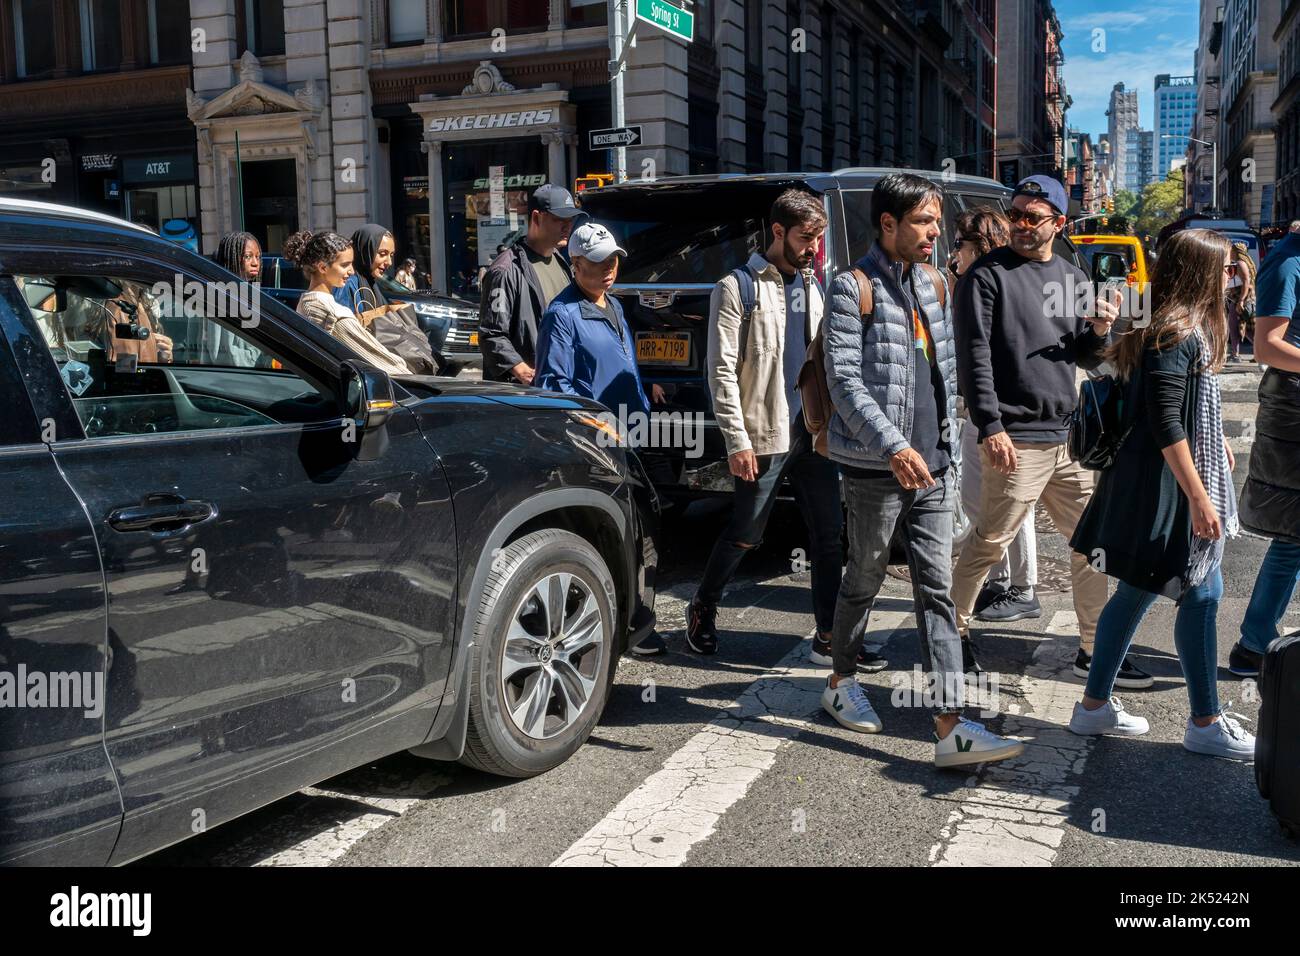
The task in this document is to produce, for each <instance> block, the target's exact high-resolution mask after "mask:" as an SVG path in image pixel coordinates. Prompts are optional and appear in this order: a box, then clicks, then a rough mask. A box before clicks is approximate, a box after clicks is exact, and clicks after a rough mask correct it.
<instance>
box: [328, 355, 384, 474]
mask: <svg viewBox="0 0 1300 956" xmlns="http://www.w3.org/2000/svg"><path fill="white" fill-rule="evenodd" d="M339 385H340V389H339V400H340V401H339V404H340V406H341V407H342V409H343V414H344V416H345V421H344V439H345V440H352V441H356V442H359V443H360V447H359V448H358V451H357V455H356V458H357V460H358V461H374V460H375V459H376V458H379V457H380V456H381V455H383V453H384V451H385V450H386V449H387V448H388V427H387V426H388V417H389V416H390V415H391V414H392V413H393V411H394V410H395V409H396V408H397V401H396V399H395V398H394V397H393V380H392V379H390V378H389V377H388V373H387V372H385V371H384V370H383V369H380V368H376V367H375V366H373V365H371V364H370V363H369V362H361V361H349V362H344V363H343V365H342V368H341V369H340V371H339Z"/></svg>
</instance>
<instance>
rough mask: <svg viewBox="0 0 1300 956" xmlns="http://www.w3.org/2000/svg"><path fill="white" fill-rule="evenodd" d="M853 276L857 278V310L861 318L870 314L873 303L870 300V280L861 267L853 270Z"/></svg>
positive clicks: (873, 306)
mask: <svg viewBox="0 0 1300 956" xmlns="http://www.w3.org/2000/svg"><path fill="white" fill-rule="evenodd" d="M853 278H855V279H857V280H858V312H859V313H860V314H861V316H862V318H864V319H865V318H866V317H867V316H869V315H871V311H872V309H874V308H875V303H873V302H872V292H871V280H870V279H869V278H868V277H867V274H866V273H865V272H863V271H862V270H861V269H856V268H855V269H854V270H853Z"/></svg>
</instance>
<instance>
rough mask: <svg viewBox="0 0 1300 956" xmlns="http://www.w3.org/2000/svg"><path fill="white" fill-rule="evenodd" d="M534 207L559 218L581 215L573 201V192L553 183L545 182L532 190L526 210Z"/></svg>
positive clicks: (571, 217)
mask: <svg viewBox="0 0 1300 956" xmlns="http://www.w3.org/2000/svg"><path fill="white" fill-rule="evenodd" d="M534 209H537V210H540V211H541V212H549V213H550V214H551V215H552V216H558V217H559V218H561V219H574V218H576V217H578V216H581V215H583V212H582V210H581V209H579V208H578V207H577V204H575V203H574V201H573V194H572V193H570V192H569V191H568V190H567V189H565V188H564V187H563V186H556V185H555V184H554V183H546V184H545V185H544V186H538V187H537V188H536V189H534V190H533V194H532V195H531V196H529V197H528V211H529V212H532V211H533V210H534Z"/></svg>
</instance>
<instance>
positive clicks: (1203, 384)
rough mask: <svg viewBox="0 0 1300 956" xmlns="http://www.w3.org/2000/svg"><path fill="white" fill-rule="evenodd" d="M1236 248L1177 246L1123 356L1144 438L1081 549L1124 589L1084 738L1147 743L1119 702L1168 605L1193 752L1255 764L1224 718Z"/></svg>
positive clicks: (1232, 522) (1076, 541) (1199, 234)
mask: <svg viewBox="0 0 1300 956" xmlns="http://www.w3.org/2000/svg"><path fill="white" fill-rule="evenodd" d="M1234 270H1235V262H1234V259H1233V250H1232V246H1231V245H1230V244H1229V242H1228V240H1227V239H1225V238H1224V237H1223V236H1222V235H1220V234H1219V233H1216V232H1211V231H1210V230H1208V229H1186V230H1183V231H1181V232H1178V233H1176V234H1174V235H1173V236H1172V237H1171V238H1170V239H1169V240H1168V242H1166V244H1165V247H1164V250H1163V251H1162V253H1161V255H1160V259H1159V260H1158V262H1157V263H1156V269H1155V276H1154V278H1153V280H1152V283H1151V304H1152V314H1151V320H1150V322H1149V323H1148V324H1146V325H1145V326H1141V327H1138V326H1136V325H1135V326H1134V327H1133V328H1132V329H1131V330H1130V331H1128V332H1127V333H1125V334H1123V335H1122V336H1120V337H1119V338H1118V341H1117V342H1115V343H1114V344H1113V345H1111V347H1110V349H1109V353H1108V355H1107V358H1108V359H1109V360H1110V362H1111V363H1112V364H1113V365H1114V366H1115V368H1116V370H1117V374H1118V377H1119V379H1120V381H1121V382H1122V383H1123V384H1124V386H1125V392H1124V394H1125V400H1126V404H1127V406H1128V408H1129V410H1130V415H1129V420H1130V421H1131V422H1132V430H1131V431H1130V432H1129V434H1128V437H1127V439H1126V440H1125V442H1124V444H1123V446H1122V447H1121V449H1120V451H1119V454H1118V457H1117V459H1116V461H1115V463H1114V464H1113V465H1112V466H1111V467H1110V468H1107V469H1106V470H1105V471H1103V472H1102V473H1101V478H1100V480H1099V482H1098V484H1097V490H1096V492H1095V493H1094V494H1093V496H1092V499H1091V500H1090V501H1089V503H1088V506H1087V508H1086V509H1085V510H1084V513H1083V516H1082V517H1081V518H1080V519H1079V524H1078V527H1077V528H1076V529H1075V533H1074V536H1073V538H1072V539H1071V541H1070V545H1071V547H1073V548H1074V550H1075V551H1077V552H1079V553H1080V554H1082V555H1083V556H1084V557H1086V558H1088V560H1089V561H1090V562H1091V563H1092V566H1093V568H1095V569H1096V570H1098V571H1101V572H1103V573H1105V574H1108V575H1110V576H1111V577H1114V578H1117V579H1118V581H1119V586H1118V588H1117V589H1116V591H1115V594H1114V595H1113V596H1112V597H1111V599H1110V601H1109V602H1107V604H1106V608H1105V610H1104V611H1102V614H1101V619H1100V621H1099V622H1098V625H1097V639H1096V648H1095V650H1094V652H1093V659H1092V667H1091V668H1090V670H1089V674H1088V686H1087V688H1086V690H1085V691H1084V696H1083V700H1082V701H1080V702H1079V703H1078V704H1076V705H1075V707H1074V714H1073V716H1072V717H1071V719H1070V730H1072V731H1074V732H1075V733H1077V734H1119V735H1124V736H1136V735H1139V734H1144V733H1146V732H1147V731H1148V730H1149V729H1150V727H1149V725H1148V723H1147V721H1146V720H1144V719H1143V718H1141V717H1135V716H1133V715H1131V714H1128V713H1125V711H1124V709H1123V706H1122V705H1121V704H1120V702H1119V700H1118V699H1117V698H1114V697H1112V696H1111V691H1112V690H1113V689H1114V686H1115V676H1116V675H1117V674H1118V672H1119V669H1120V664H1121V662H1122V661H1123V659H1124V655H1125V654H1126V653H1127V652H1128V648H1129V645H1130V644H1131V643H1132V640H1133V635H1134V634H1135V633H1136V632H1137V629H1138V625H1140V624H1141V623H1142V618H1143V616H1144V615H1145V614H1146V612H1147V610H1148V609H1149V608H1150V607H1151V605H1152V604H1154V603H1155V601H1156V598H1157V597H1159V596H1160V595H1164V596H1166V597H1170V598H1173V599H1174V600H1175V602H1176V603H1177V605H1178V613H1177V617H1176V620H1175V624H1174V644H1175V646H1176V647H1177V649H1178V660H1179V663H1180V664H1181V665H1182V669H1183V676H1184V678H1185V679H1186V681H1187V695H1188V698H1189V700H1190V702H1191V719H1189V720H1188V722H1187V730H1186V732H1185V734H1184V736H1183V746H1184V747H1185V748H1187V749H1188V750H1190V751H1193V752H1194V753H1201V754H1209V755H1211V756H1216V757H1226V758H1230V759H1236V760H1251V759H1253V758H1254V754H1255V738H1254V736H1252V735H1251V734H1250V733H1248V732H1247V731H1246V730H1244V729H1243V728H1242V726H1241V725H1240V724H1239V723H1237V721H1236V720H1234V719H1233V717H1232V716H1230V715H1228V714H1225V713H1223V712H1222V709H1221V708H1220V706H1219V695H1218V687H1217V683H1216V680H1217V672H1218V640H1217V633H1216V630H1215V620H1216V617H1217V614H1218V609H1219V601H1220V599H1221V598H1222V597H1223V575H1222V572H1221V564H1222V560H1223V541H1224V538H1225V537H1231V536H1232V535H1234V534H1236V532H1237V528H1238V520H1237V505H1236V499H1235V494H1234V491H1233V485H1232V468H1233V465H1234V461H1233V456H1232V450H1231V449H1230V448H1229V447H1228V442H1227V439H1226V438H1225V437H1224V435H1223V420H1222V412H1221V405H1220V397H1219V381H1218V377H1217V375H1218V372H1219V370H1220V369H1222V367H1223V362H1224V359H1225V357H1226V355H1227V350H1228V328H1227V322H1226V320H1225V316H1224V291H1225V289H1226V287H1227V282H1228V278H1229V276H1230V275H1231V274H1232V272H1233V271H1234Z"/></svg>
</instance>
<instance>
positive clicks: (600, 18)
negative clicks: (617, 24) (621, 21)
mask: <svg viewBox="0 0 1300 956" xmlns="http://www.w3.org/2000/svg"><path fill="white" fill-rule="evenodd" d="M608 22H609V4H608V3H607V2H606V0H569V26H571V27H603V26H604V25H605V24H606V23H608Z"/></svg>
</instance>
